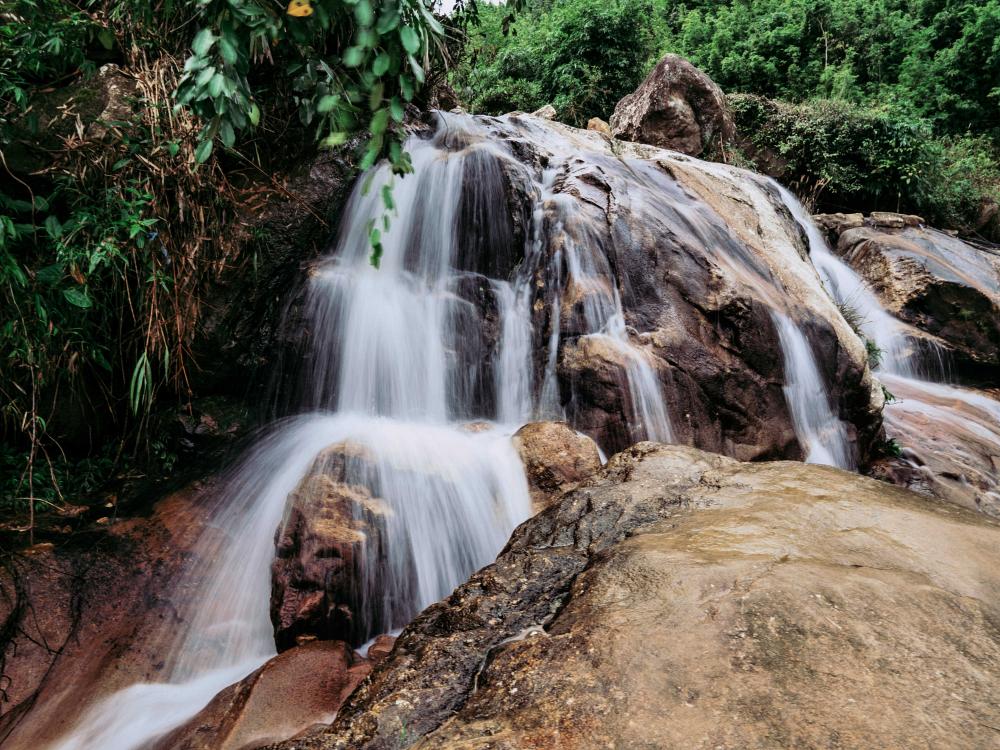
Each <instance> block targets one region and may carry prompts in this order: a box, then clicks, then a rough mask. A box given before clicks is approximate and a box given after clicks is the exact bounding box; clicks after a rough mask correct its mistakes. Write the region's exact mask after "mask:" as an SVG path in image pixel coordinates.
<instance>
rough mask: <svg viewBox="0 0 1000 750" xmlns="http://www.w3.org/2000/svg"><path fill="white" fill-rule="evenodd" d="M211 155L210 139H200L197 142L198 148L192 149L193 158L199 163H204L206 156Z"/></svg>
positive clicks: (206, 159)
mask: <svg viewBox="0 0 1000 750" xmlns="http://www.w3.org/2000/svg"><path fill="white" fill-rule="evenodd" d="M211 155H212V141H211V139H209V140H207V141H202V142H201V143H199V144H198V148H196V149H195V150H194V159H195V161H196V162H198V163H199V164H204V163H205V162H206V161H208V157H209V156H211Z"/></svg>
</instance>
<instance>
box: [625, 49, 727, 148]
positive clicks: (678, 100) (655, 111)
mask: <svg viewBox="0 0 1000 750" xmlns="http://www.w3.org/2000/svg"><path fill="white" fill-rule="evenodd" d="M611 132H612V133H613V134H614V136H615V137H616V138H621V139H623V140H626V141H635V142H637V143H648V144H649V145H651V146H657V147H659V148H669V149H672V150H674V151H680V152H682V153H685V154H690V155H692V156H698V155H700V154H701V153H702V152H703V151H704V150H705V149H706V148H708V146H709V145H710V144H712V143H715V142H717V141H719V140H720V139H721V140H722V141H729V140H731V139H732V137H733V134H734V132H735V129H734V127H733V121H732V117H731V116H730V114H729V110H728V108H727V107H726V97H725V95H724V94H723V93H722V89H720V88H719V86H718V85H717V84H716V83H715V81H713V80H712V79H711V78H709V77H708V76H707V75H706V74H705V73H704V72H703V71H701V70H699V69H698V68H696V67H695V66H694V65H692V64H691V63H690V62H688V61H687V60H685V59H684V58H683V57H680V56H679V55H673V54H668V55H664V56H663V58H662V59H661V60H660V61H659V62H658V63H657V64H656V67H655V68H653V70H652V72H651V73H650V74H649V75H648V76H646V80H644V81H643V82H642V83H641V84H640V85H639V88H638V89H636V90H635V91H634V92H633V93H631V94H629V95H628V96H626V97H625V98H624V99H622V100H621V101H620V102H618V104H617V105H616V106H615V112H614V114H613V115H611Z"/></svg>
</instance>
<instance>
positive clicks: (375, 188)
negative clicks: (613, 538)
mask: <svg viewBox="0 0 1000 750" xmlns="http://www.w3.org/2000/svg"><path fill="white" fill-rule="evenodd" d="M561 148H562V150H561V151H560V150H559V149H556V150H554V151H553V153H551V154H549V156H548V157H547V159H548V161H547V162H546V163H544V164H543V168H542V169H540V170H538V171H537V172H536V171H534V170H532V169H528V168H526V167H525V166H524V164H522V163H521V162H520V161H518V160H517V159H515V158H514V156H513V155H512V154H511V152H510V151H509V150H508V148H507V147H506V146H503V145H501V144H498V143H497V142H496V141H495V139H492V138H490V137H489V133H487V132H484V131H482V130H481V128H480V126H479V124H478V123H477V121H476V120H473V119H472V118H467V117H460V116H453V115H443V116H441V117H440V118H439V120H438V125H437V129H436V131H435V133H434V135H433V137H430V138H414V139H411V142H410V144H409V146H408V149H409V151H410V154H411V157H412V161H413V165H414V174H413V175H411V176H409V177H407V178H405V179H402V180H399V179H394V178H392V177H391V175H390V174H389V173H388V171H387V170H385V169H378V170H376V171H375V172H374V173H373V174H372V175H370V176H369V179H364V180H362V181H360V182H359V185H358V187H357V188H356V189H355V191H354V193H353V195H352V197H351V199H350V201H349V203H348V206H347V208H346V210H345V218H344V220H343V232H342V235H341V237H340V238H339V240H338V242H337V245H336V248H335V249H334V251H333V252H331V253H330V255H329V256H327V257H326V258H324V259H322V260H321V261H320V262H318V263H317V264H315V266H314V267H313V268H312V269H311V271H310V273H309V279H308V293H307V301H306V306H305V311H306V313H305V325H306V326H307V328H308V330H309V332H310V341H311V346H312V350H311V352H310V353H309V356H308V357H306V360H305V363H304V369H305V378H304V380H305V382H304V385H305V387H304V398H303V413H302V414H300V415H299V416H295V417H291V418H287V419H284V420H281V421H279V422H277V423H275V424H273V425H271V426H270V427H269V428H268V431H267V432H266V434H265V435H264V437H263V438H262V439H261V440H260V441H259V442H258V443H257V444H256V446H255V447H254V448H253V449H252V450H251V451H250V452H249V453H248V454H247V455H246V456H245V457H244V459H243V460H242V461H241V462H240V463H239V464H238V465H237V466H236V467H234V469H233V470H232V471H231V472H230V473H229V474H228V475H227V476H228V479H227V481H226V483H225V489H224V490H223V491H222V497H221V498H220V501H219V502H218V503H217V504H216V505H217V507H218V508H219V510H218V511H217V512H216V513H215V515H213V516H212V517H211V519H210V521H209V523H208V525H207V530H206V533H205V534H204V535H203V539H202V540H201V541H200V542H199V544H198V546H197V548H196V549H195V550H194V558H195V559H196V560H200V561H202V562H201V564H199V565H195V566H193V568H192V570H191V571H190V572H189V573H188V574H187V577H186V578H185V580H183V581H181V582H179V583H178V587H179V589H183V590H185V591H187V592H188V596H187V599H186V601H187V602H189V603H188V604H187V605H182V607H183V606H186V607H187V608H186V609H184V608H182V609H181V610H180V611H179V612H178V617H179V621H180V623H181V624H180V625H179V626H177V627H176V628H175V629H172V630H171V631H170V632H168V633H164V634H161V637H163V638H164V639H165V641H164V642H165V645H164V648H163V652H164V655H165V656H166V666H165V668H164V671H163V674H164V679H163V681H162V682H157V683H143V684H137V685H133V686H131V687H128V688H126V689H124V690H122V691H120V692H118V693H115V694H112V695H110V696H108V697H107V698H105V699H104V700H103V701H101V702H98V703H97V704H95V705H94V706H92V707H91V708H90V709H89V710H88V711H87V712H86V713H85V714H84V715H83V717H82V718H81V720H80V722H79V723H78V725H77V727H76V728H75V730H74V731H73V732H72V733H71V734H69V735H68V736H67V737H65V738H64V739H63V740H62V741H60V742H58V743H56V744H55V745H54V746H53V747H55V748H58V749H59V750H85V749H90V748H101V749H102V750H132V749H133V748H145V747H149V746H151V745H152V744H153V743H154V742H155V741H156V740H157V738H160V737H162V736H163V735H164V734H166V733H169V732H170V731H171V730H173V729H175V728H176V727H178V726H180V725H182V724H183V723H185V722H186V721H187V720H189V719H190V718H191V717H193V716H194V715H195V714H196V713H197V712H198V711H199V710H200V709H201V708H203V707H204V706H205V705H206V704H207V703H208V701H209V700H210V699H211V698H212V696H213V695H215V694H216V693H217V692H218V691H219V690H220V689H221V688H223V687H225V686H226V685H229V684H232V683H233V682H235V681H237V680H239V679H241V678H242V677H244V676H246V675H247V674H249V673H250V672H251V671H253V670H254V669H256V668H257V667H259V666H260V665H261V664H263V663H264V662H265V661H266V660H267V659H269V658H270V657H271V656H273V655H274V653H275V645H274V636H273V629H272V623H271V621H270V618H269V614H268V606H267V603H268V601H269V598H270V593H271V592H270V566H271V562H272V559H273V557H274V549H275V548H274V540H275V530H276V529H278V528H279V527H280V526H281V524H282V522H283V519H284V518H285V515H286V512H287V510H286V505H287V502H288V497H289V495H290V494H291V493H292V492H293V491H294V490H295V489H296V488H297V487H298V486H299V485H300V483H301V482H302V480H303V479H304V478H305V477H306V476H307V475H308V474H309V473H310V472H311V471H315V470H317V469H318V468H321V467H319V465H318V464H317V457H320V456H322V454H323V453H324V451H326V450H327V449H328V448H330V447H331V446H338V445H344V444H349V445H351V446H354V447H355V448H357V449H358V450H360V451H362V452H363V453H364V455H365V460H364V461H363V462H360V464H359V465H358V466H356V467H354V468H353V469H351V470H350V472H349V475H348V481H349V483H352V484H359V485H363V486H364V487H366V488H368V489H369V490H370V491H371V493H372V495H373V496H374V497H377V498H380V499H381V500H382V501H383V502H385V503H386V504H387V505H388V506H389V508H390V510H391V513H390V514H389V516H388V518H389V521H388V523H387V525H386V528H385V529H384V534H385V535H386V537H385V540H384V542H385V543H384V549H385V550H387V555H388V559H387V560H385V561H384V563H379V564H376V563H374V562H370V563H369V564H366V565H363V566H362V571H363V575H364V577H365V580H363V581H361V582H360V586H361V590H362V592H363V596H362V598H363V603H364V607H363V612H362V613H361V628H360V630H359V631H358V632H357V633H356V640H357V642H358V643H361V642H363V641H365V640H367V639H368V638H370V637H371V636H372V635H375V634H377V633H378V632H387V631H392V630H395V629H398V628H400V627H402V626H403V625H405V624H406V623H407V622H408V621H409V620H410V619H411V618H412V617H413V616H414V615H415V614H416V613H417V612H418V611H419V610H420V609H422V608H423V607H425V606H427V605H428V604H430V603H432V602H434V601H437V600H439V599H441V598H443V597H444V596H446V595H447V594H449V593H450V592H451V591H452V590H453V588H454V587H455V586H456V585H457V584H459V583H460V582H461V581H463V580H464V579H465V578H467V577H468V575H469V574H470V573H472V572H473V571H474V570H476V569H477V568H478V567H480V566H482V565H484V564H486V563H488V562H489V561H490V560H491V559H492V558H493V556H494V555H495V554H496V553H497V552H498V551H499V550H500V549H501V548H502V546H503V544H504V543H505V542H506V540H507V539H508V537H509V535H510V533H511V531H512V530H513V529H514V527H515V526H516V525H517V524H518V523H519V522H521V521H522V520H524V519H525V518H526V517H527V516H528V514H529V512H530V502H529V497H528V491H527V484H526V480H525V477H524V474H523V470H522V468H521V465H520V461H519V459H518V456H517V455H516V453H515V451H514V449H513V447H512V444H511V441H510V436H511V434H512V433H513V432H514V431H515V430H516V429H517V428H518V427H519V426H520V425H521V424H523V423H524V422H525V421H528V420H530V419H532V418H560V417H563V416H565V415H564V412H563V403H564V401H565V394H564V393H561V392H560V376H559V374H558V372H557V369H558V364H559V356H558V355H559V351H560V346H561V345H564V344H565V343H566V342H563V341H561V340H560V339H561V336H562V335H563V333H562V332H563V331H564V330H571V331H572V332H573V336H574V337H575V339H576V343H579V342H584V343H587V342H589V343H591V344H593V345H596V346H601V347H603V348H604V349H605V350H607V351H610V352H612V353H613V354H614V357H615V359H616V361H617V362H619V363H620V365H621V369H622V373H623V378H622V382H621V384H620V387H621V390H622V395H623V399H622V401H623V404H624V408H625V411H626V412H627V413H626V415H625V416H626V421H627V428H628V431H629V437H630V438H631V439H632V440H635V441H638V440H643V439H652V440H658V441H664V442H670V441H672V440H673V439H674V429H673V426H672V424H671V415H670V414H669V413H668V409H667V406H666V401H665V399H664V392H663V390H664V386H663V384H662V381H661V377H660V374H659V373H658V372H657V370H656V366H657V365H656V361H655V360H654V358H653V357H652V356H651V355H650V354H649V352H648V351H647V349H646V347H645V345H644V344H643V342H642V338H641V336H640V335H639V334H638V333H637V332H636V331H634V330H632V329H630V328H629V327H628V326H627V325H626V316H625V312H624V311H623V305H622V300H621V295H620V291H619V286H620V285H621V284H623V283H627V282H628V280H627V279H626V280H623V279H619V278H618V277H617V273H616V269H614V268H613V266H612V263H611V262H610V261H609V257H608V250H607V249H606V248H603V247H602V246H601V243H600V242H599V241H598V240H597V238H596V237H595V236H594V235H593V234H592V233H591V231H592V230H591V226H590V224H589V222H588V220H587V219H586V217H584V216H583V215H582V214H581V201H580V200H576V199H572V198H570V197H569V196H568V195H566V194H564V193H561V192H560V186H559V185H558V184H557V181H558V180H559V179H562V178H565V176H566V175H567V174H568V173H570V172H571V171H572V169H573V164H574V160H575V159H576V158H577V154H576V153H574V152H573V149H572V148H571V147H570V146H569V145H564V146H562V147H561ZM630 168H631V169H632V170H633V173H632V175H631V179H635V180H640V181H646V182H647V183H648V185H651V186H652V187H653V188H654V190H653V191H652V194H654V195H657V196H661V197H660V198H659V200H660V201H661V203H662V205H661V206H660V207H659V209H658V210H660V211H661V214H658V216H659V218H660V219H661V220H662V223H663V224H664V225H666V226H669V227H671V230H670V231H674V232H677V233H681V234H684V235H685V236H686V237H687V238H688V240H687V241H690V242H693V243H701V244H702V245H703V246H706V247H708V246H711V247H715V246H718V247H719V248H720V251H719V260H720V262H725V263H729V264H730V265H731V267H732V269H733V270H734V272H735V273H739V274H743V275H745V276H746V278H747V279H748V283H751V284H753V285H759V286H760V288H761V290H762V291H761V294H762V295H764V296H765V297H766V298H767V299H768V300H769V303H773V308H774V312H773V313H772V318H773V322H774V325H775V329H776V330H777V332H778V338H779V342H780V345H781V350H782V356H783V362H784V371H785V373H786V381H787V382H786V386H785V393H786V397H787V401H788V405H789V411H790V413H791V416H792V421H793V424H794V427H795V430H796V434H797V435H798V437H799V440H800V442H801V443H802V446H803V450H804V452H805V453H806V460H808V461H814V462H820V463H829V464H833V465H838V466H844V467H849V466H851V465H852V461H853V459H852V451H851V446H850V445H849V442H848V438H847V435H846V433H845V431H844V428H843V424H842V423H841V422H840V420H839V419H838V417H837V415H836V414H835V413H834V409H833V407H832V405H831V404H830V397H829V392H828V389H827V387H826V385H825V384H824V382H823V378H822V375H821V373H820V370H819V368H818V366H817V364H816V358H815V355H814V353H813V351H812V348H811V346H810V343H809V341H808V339H807V337H806V336H805V335H804V333H803V331H802V330H801V329H800V327H799V326H798V325H797V324H796V322H795V321H794V320H793V318H792V317H791V316H790V315H789V314H787V313H786V311H785V310H784V308H783V306H782V304H781V296H782V287H781V284H780V283H779V282H778V281H777V280H776V276H775V274H774V273H772V271H771V270H770V269H768V268H766V267H763V266H761V264H760V263H759V262H758V261H757V260H756V259H755V258H753V257H751V255H752V254H749V253H747V251H746V250H745V248H742V246H740V245H739V244H738V243H734V242H733V241H732V240H731V239H728V238H727V237H728V236H726V235H724V230H725V227H724V224H722V222H721V220H720V219H719V217H718V216H717V215H715V214H713V213H712V212H711V210H710V209H707V208H705V207H704V206H702V205H701V204H699V203H698V201H697V200H696V199H695V198H693V197H692V196H691V195H690V194H688V193H685V192H684V191H683V190H681V189H679V188H678V187H677V186H676V184H675V183H674V182H672V181H670V180H669V179H667V178H666V177H665V176H664V174H663V172H662V171H660V170H658V169H655V168H653V167H652V166H649V165H644V164H642V163H640V162H635V163H633V164H631V165H630ZM505 169H507V170H509V173H506V174H505V172H504V170H505ZM704 169H705V171H706V172H707V171H709V170H710V169H712V167H710V166H706V167H705V168H704ZM510 174H515V175H516V177H517V179H519V180H521V181H522V183H523V190H524V192H525V193H527V194H528V195H530V196H533V198H532V199H531V205H530V206H529V207H528V209H527V210H526V212H525V216H524V217H523V218H524V227H525V231H524V237H523V243H522V244H523V247H520V248H517V249H516V250H517V252H516V253H514V252H513V251H512V249H511V247H510V245H511V241H510V236H511V235H510V223H509V211H510V209H509V207H508V206H507V204H506V203H505V200H504V199H503V196H504V195H505V191H506V190H507V188H506V183H505V180H507V179H510ZM734 174H735V172H734V171H732V170H730V171H729V172H727V173H726V179H727V180H734V179H737V178H734V177H733V175H734ZM390 182H391V183H393V185H394V193H393V197H394V200H395V204H396V206H397V210H396V211H395V213H394V214H393V215H392V216H391V217H390V218H391V226H390V227H389V228H388V230H387V231H385V232H383V240H382V241H383V247H384V253H383V256H382V260H381V267H380V268H379V269H375V268H373V267H372V266H371V264H370V262H369V255H370V252H371V248H370V246H369V240H368V236H369V229H370V227H372V226H373V225H377V224H378V223H379V222H381V221H382V220H383V213H384V209H383V197H382V190H381V188H382V186H383V185H387V184H389V183H390ZM365 185H368V188H369V189H367V190H365V189H364V186H365ZM747 189H748V190H752V194H753V199H754V200H755V201H758V200H759V201H760V202H761V205H760V206H758V208H759V210H761V211H765V210H766V211H771V212H772V213H773V212H774V207H773V205H770V203H772V202H773V201H771V200H770V199H769V198H768V197H767V195H766V194H765V191H763V190H761V189H759V187H758V186H755V185H750V184H748V186H747ZM764 204H768V205H764ZM797 206H798V204H797V203H795V202H794V201H792V202H790V204H789V208H790V209H791V210H793V211H798V212H799V214H801V209H799V208H797ZM800 221H801V218H800ZM779 224H781V222H780V221H776V222H775V223H774V225H775V226H778V225H779ZM804 225H805V226H807V227H808V226H810V225H809V223H808V221H806V223H805V224H804ZM779 240H780V241H781V242H784V243H787V238H784V239H781V238H778V239H776V240H775V241H779ZM823 247H824V248H825V245H823ZM728 252H732V253H733V254H734V255H733V257H729V256H728V254H727V253H728ZM783 252H787V253H790V254H791V255H789V258H791V259H792V262H791V263H790V265H796V264H797V265H796V268H798V269H799V270H797V271H794V273H799V274H800V276H801V279H800V280H799V282H798V283H801V284H802V285H805V286H806V287H808V285H809V284H817V285H818V282H817V281H815V273H814V272H813V271H812V269H810V268H809V267H808V264H807V263H805V262H802V261H801V259H800V258H798V257H797V255H795V251H794V249H792V248H791V245H790V244H789V245H788V248H785V249H784V250H783ZM740 253H743V254H744V255H742V256H740V255H739V254H740ZM820 253H821V251H820V249H819V247H818V246H817V247H814V248H813V254H814V255H813V257H814V259H816V263H817V266H819V267H820V268H821V271H822V272H824V274H825V280H826V282H827V284H828V285H831V283H832V282H831V278H832V277H831V276H830V273H831V272H830V271H829V270H827V271H823V264H824V263H827V259H826V258H825V257H821V254H820ZM515 255H516V257H513V256H515ZM793 256H794V257H793ZM831 257H832V256H831ZM827 265H828V266H829V267H830V268H832V269H833V271H836V272H840V271H841V270H842V269H840V267H839V266H838V265H837V264H836V263H827ZM543 287H544V288H545V289H546V290H548V293H547V295H545V296H543V297H539V295H538V294H537V293H536V292H537V290H538V289H539V288H543ZM859 289H863V285H860V287H859ZM876 308H877V309H880V308H878V306H877V305H875V308H873V309H876ZM483 309H487V310H488V311H489V312H487V313H485V314H484V313H483V312H482V310H483ZM543 313H544V315H547V320H548V328H547V330H546V329H545V327H544V326H542V325H540V324H539V323H538V320H539V319H540V317H539V316H543ZM484 315H485V317H484ZM543 317H544V316H543ZM490 331H492V333H489V332H490ZM536 353H538V354H539V356H537V357H536V356H535V354H536ZM472 422H476V423H477V424H476V425H471V424H470V423H472ZM480 423H485V424H480Z"/></svg>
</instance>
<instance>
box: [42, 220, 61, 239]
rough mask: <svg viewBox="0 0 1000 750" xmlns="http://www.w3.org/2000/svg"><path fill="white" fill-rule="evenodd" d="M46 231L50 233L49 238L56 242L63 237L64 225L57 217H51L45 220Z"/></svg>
mask: <svg viewBox="0 0 1000 750" xmlns="http://www.w3.org/2000/svg"><path fill="white" fill-rule="evenodd" d="M45 231H46V232H47V233H48V235H49V237H51V238H52V239H54V240H58V239H59V238H60V237H62V233H63V227H62V224H60V223H59V219H57V218H56V217H55V216H49V217H48V218H47V219H45Z"/></svg>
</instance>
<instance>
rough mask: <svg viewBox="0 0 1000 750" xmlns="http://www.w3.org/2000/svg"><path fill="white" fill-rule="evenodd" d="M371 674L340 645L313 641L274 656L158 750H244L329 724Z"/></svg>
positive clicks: (365, 664)
mask: <svg viewBox="0 0 1000 750" xmlns="http://www.w3.org/2000/svg"><path fill="white" fill-rule="evenodd" d="M369 671H371V664H370V663H369V662H368V660H367V659H363V658H361V657H360V656H358V655H357V654H356V653H355V652H354V650H353V649H352V648H351V647H350V646H348V645H347V644H346V643H344V642H342V641H312V642H310V643H306V644H304V645H302V646H297V647H296V648H293V649H291V650H289V651H285V652H283V653H281V654H279V655H278V656H275V657H274V658H273V659H271V660H270V661H269V662H267V664H265V665H264V666H262V667H261V668H260V669H258V670H256V671H255V672H253V673H252V674H250V675H249V676H247V677H245V678H243V679H242V680H240V681H239V682H237V683H236V684H235V685H231V686H230V687H228V688H226V689H225V690H223V691H222V692H221V693H219V694H218V695H216V696H215V697H214V698H213V699H212V702H211V703H209V704H208V705H207V706H206V707H205V708H204V709H203V710H202V711H201V712H200V713H199V714H198V715H197V716H196V717H195V718H194V719H192V720H191V721H190V722H188V723H187V724H186V725H185V726H183V727H181V728H180V729H178V730H177V731H175V732H172V733H171V734H170V735H169V736H167V737H165V738H164V739H163V740H162V741H160V742H157V743H156V748H157V749H158V750H248V748H253V747H260V746H261V745H264V744H266V743H267V742H273V741H275V740H279V739H284V738H286V737H292V736H295V735H297V734H299V733H300V732H305V731H308V730H309V729H310V728H311V727H312V726H313V725H315V724H318V723H320V722H322V721H324V720H325V721H332V720H333V717H334V716H335V715H336V713H337V709H338V708H340V706H341V704H342V703H343V702H344V700H345V699H346V698H347V696H348V695H350V694H351V691H352V690H354V688H355V687H357V685H358V683H360V682H361V680H363V679H364V678H365V677H366V676H367V675H368V673H369Z"/></svg>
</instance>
